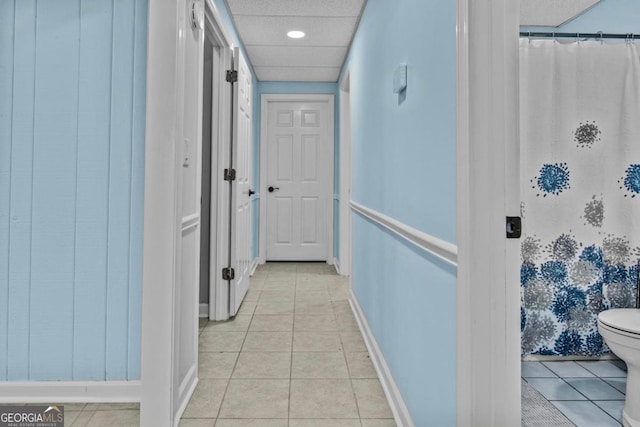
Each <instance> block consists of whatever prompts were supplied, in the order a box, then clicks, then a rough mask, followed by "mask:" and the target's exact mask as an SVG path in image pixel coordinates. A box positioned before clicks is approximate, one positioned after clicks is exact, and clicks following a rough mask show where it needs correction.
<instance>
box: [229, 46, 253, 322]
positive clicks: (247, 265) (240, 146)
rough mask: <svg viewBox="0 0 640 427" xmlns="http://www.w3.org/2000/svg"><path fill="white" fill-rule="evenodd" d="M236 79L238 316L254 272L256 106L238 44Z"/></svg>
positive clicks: (234, 262)
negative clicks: (253, 125) (253, 138)
mask: <svg viewBox="0 0 640 427" xmlns="http://www.w3.org/2000/svg"><path fill="white" fill-rule="evenodd" d="M234 64H235V66H234V68H235V70H236V71H237V77H238V80H237V82H235V83H234V85H233V108H234V109H233V146H232V162H231V163H232V165H233V167H234V169H235V171H236V179H235V180H233V181H232V191H231V194H232V196H231V206H232V209H233V214H232V216H231V252H230V254H231V257H230V265H231V266H232V268H233V271H234V278H233V280H231V284H230V307H229V315H230V316H235V315H236V313H237V312H238V309H239V308H240V304H241V303H242V300H243V298H244V296H245V295H246V293H247V291H248V290H249V275H250V273H251V191H250V190H251V188H250V185H251V163H252V162H251V157H252V154H251V153H252V150H251V120H252V114H251V111H252V109H253V99H252V98H253V97H252V95H253V84H252V76H251V71H250V70H249V67H248V66H247V63H246V61H245V59H244V57H243V56H242V53H241V52H240V49H239V48H235V52H234Z"/></svg>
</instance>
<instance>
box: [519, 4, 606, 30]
mask: <svg viewBox="0 0 640 427" xmlns="http://www.w3.org/2000/svg"><path fill="white" fill-rule="evenodd" d="M599 2H600V0H566V1H558V0H523V1H522V3H521V5H520V25H540V26H550V27H558V26H560V25H562V24H564V23H565V22H567V21H569V20H571V19H573V18H575V17H577V16H578V15H580V14H582V13H583V12H585V11H586V10H587V9H589V8H591V7H593V6H594V5H595V4H597V3H599Z"/></svg>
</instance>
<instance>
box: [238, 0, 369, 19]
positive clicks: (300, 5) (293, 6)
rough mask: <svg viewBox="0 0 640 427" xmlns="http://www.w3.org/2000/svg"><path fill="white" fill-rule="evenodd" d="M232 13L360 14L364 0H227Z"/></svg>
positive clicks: (267, 14)
mask: <svg viewBox="0 0 640 427" xmlns="http://www.w3.org/2000/svg"><path fill="white" fill-rule="evenodd" d="M227 2H228V4H229V8H230V9H231V13H232V14H234V15H236V16H238V15H260V16H276V15H279V16H358V15H359V14H360V10H361V9H362V4H363V3H364V0H323V1H319V0H261V1H257V0H227Z"/></svg>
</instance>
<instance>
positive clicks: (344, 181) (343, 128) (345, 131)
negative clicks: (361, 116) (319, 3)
mask: <svg viewBox="0 0 640 427" xmlns="http://www.w3.org/2000/svg"><path fill="white" fill-rule="evenodd" d="M363 7H364V6H363ZM339 102H340V107H339V108H340V123H339V126H340V129H339V131H340V141H339V143H340V148H339V152H340V164H339V165H338V167H339V168H340V169H339V170H340V183H339V185H340V189H339V191H340V194H339V195H338V199H337V200H338V202H339V203H338V206H339V210H338V211H339V213H338V217H339V218H340V230H339V236H338V244H339V248H340V266H341V268H340V274H341V275H343V276H349V275H350V274H351V208H350V206H349V201H350V200H351V187H352V185H351V69H350V68H347V70H346V71H345V73H344V77H343V78H342V82H341V83H340V93H339Z"/></svg>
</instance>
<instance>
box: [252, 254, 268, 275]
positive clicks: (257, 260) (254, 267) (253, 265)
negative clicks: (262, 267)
mask: <svg viewBox="0 0 640 427" xmlns="http://www.w3.org/2000/svg"><path fill="white" fill-rule="evenodd" d="M258 264H264V263H261V262H260V259H259V258H254V260H253V261H251V273H249V276H253V273H255V272H256V268H258Z"/></svg>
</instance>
